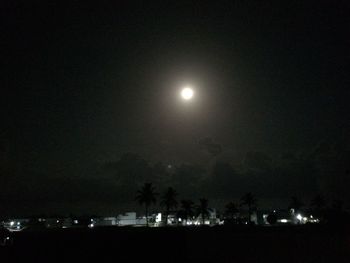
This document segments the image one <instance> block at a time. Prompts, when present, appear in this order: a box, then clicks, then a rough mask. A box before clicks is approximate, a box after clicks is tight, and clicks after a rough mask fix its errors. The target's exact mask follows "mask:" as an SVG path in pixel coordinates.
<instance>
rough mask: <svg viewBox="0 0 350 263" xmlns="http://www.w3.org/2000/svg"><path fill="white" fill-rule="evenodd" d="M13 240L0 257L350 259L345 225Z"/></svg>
mask: <svg viewBox="0 0 350 263" xmlns="http://www.w3.org/2000/svg"><path fill="white" fill-rule="evenodd" d="M13 240H14V242H13V245H12V246H7V247H0V255H1V257H2V258H1V259H2V260H1V262H3V260H4V259H8V260H10V262H26V261H28V262H29V261H30V262H52V261H58V262H67V261H77V262H143V261H145V260H146V259H147V262H148V261H149V262H181V263H182V262H216V263H217V262H350V227H343V226H342V227H339V226H337V227H334V226H332V227H331V226H326V225H310V226H287V227H249V226H247V227H224V226H218V227H193V228H192V227H186V228H184V227H176V228H174V227H169V228H145V227H104V228H96V229H59V230H51V231H29V230H28V231H23V232H18V233H15V234H14V235H13ZM6 262H7V261H6Z"/></svg>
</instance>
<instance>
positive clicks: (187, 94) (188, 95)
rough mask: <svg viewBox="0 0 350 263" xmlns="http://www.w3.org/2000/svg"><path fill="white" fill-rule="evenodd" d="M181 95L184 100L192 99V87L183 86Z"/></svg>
mask: <svg viewBox="0 0 350 263" xmlns="http://www.w3.org/2000/svg"><path fill="white" fill-rule="evenodd" d="M181 96H182V98H183V99H185V100H190V99H192V97H193V89H191V88H188V87H186V88H183V89H182V91H181Z"/></svg>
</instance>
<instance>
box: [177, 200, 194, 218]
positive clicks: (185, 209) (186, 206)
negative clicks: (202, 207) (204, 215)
mask: <svg viewBox="0 0 350 263" xmlns="http://www.w3.org/2000/svg"><path fill="white" fill-rule="evenodd" d="M193 205H194V203H193V202H192V201H191V200H181V210H180V215H181V216H182V217H183V218H184V219H185V220H186V223H187V220H188V218H191V217H193V214H194V213H193V209H194V207H193Z"/></svg>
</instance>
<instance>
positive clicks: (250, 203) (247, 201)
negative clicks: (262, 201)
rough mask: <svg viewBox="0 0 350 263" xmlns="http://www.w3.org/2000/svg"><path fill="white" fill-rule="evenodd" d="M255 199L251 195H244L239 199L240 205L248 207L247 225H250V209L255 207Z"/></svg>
mask: <svg viewBox="0 0 350 263" xmlns="http://www.w3.org/2000/svg"><path fill="white" fill-rule="evenodd" d="M256 203H257V202H256V199H255V197H254V195H253V194H252V193H246V194H245V195H244V196H242V198H241V205H246V206H247V207H248V215H249V223H251V217H252V209H253V208H254V207H255V206H256Z"/></svg>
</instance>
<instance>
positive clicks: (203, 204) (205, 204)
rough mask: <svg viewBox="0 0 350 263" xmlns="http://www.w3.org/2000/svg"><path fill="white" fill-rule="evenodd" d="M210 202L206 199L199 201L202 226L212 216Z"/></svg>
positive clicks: (198, 210)
mask: <svg viewBox="0 0 350 263" xmlns="http://www.w3.org/2000/svg"><path fill="white" fill-rule="evenodd" d="M209 211H210V209H209V201H208V200H207V199H205V198H201V199H199V206H198V207H197V213H198V215H201V219H202V225H204V222H205V219H206V218H208V217H209V215H210V212H209Z"/></svg>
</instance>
